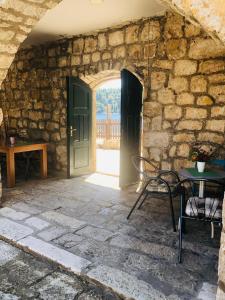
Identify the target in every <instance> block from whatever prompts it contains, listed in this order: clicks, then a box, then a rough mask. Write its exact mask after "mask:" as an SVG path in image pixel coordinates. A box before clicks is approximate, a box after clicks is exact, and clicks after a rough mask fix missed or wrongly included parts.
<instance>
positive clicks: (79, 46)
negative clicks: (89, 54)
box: [73, 38, 84, 54]
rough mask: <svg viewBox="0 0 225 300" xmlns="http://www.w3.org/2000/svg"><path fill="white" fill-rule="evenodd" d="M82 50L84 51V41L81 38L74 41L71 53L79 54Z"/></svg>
mask: <svg viewBox="0 0 225 300" xmlns="http://www.w3.org/2000/svg"><path fill="white" fill-rule="evenodd" d="M83 49H84V39H83V38H79V39H76V40H75V41H74V42H73V53H74V54H81V53H82V52H83Z"/></svg>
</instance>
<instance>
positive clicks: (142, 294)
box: [87, 265, 167, 300]
mask: <svg viewBox="0 0 225 300" xmlns="http://www.w3.org/2000/svg"><path fill="white" fill-rule="evenodd" d="M87 275H88V276H89V277H90V278H92V279H94V280H97V281H99V282H101V283H103V284H105V285H106V286H109V287H110V288H112V289H113V290H114V291H116V292H118V293H119V294H122V295H123V296H125V297H128V298H134V299H136V300H149V299H150V298H149V297H150V295H151V300H159V299H161V300H166V299H167V298H166V296H165V295H164V294H162V293H161V292H159V291H157V290H156V289H154V288H153V287H152V286H151V285H149V284H147V283H145V282H144V281H142V280H138V279H137V278H136V277H133V276H131V275H129V274H127V273H125V272H123V271H120V270H117V269H114V268H110V267H107V266H103V265H102V266H98V267H97V268H95V269H92V270H90V271H89V272H88V274H87Z"/></svg>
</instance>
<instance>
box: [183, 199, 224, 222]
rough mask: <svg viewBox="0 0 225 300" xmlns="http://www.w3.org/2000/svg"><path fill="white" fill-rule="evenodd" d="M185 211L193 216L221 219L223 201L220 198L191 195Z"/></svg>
mask: <svg viewBox="0 0 225 300" xmlns="http://www.w3.org/2000/svg"><path fill="white" fill-rule="evenodd" d="M185 213H186V215H188V216H191V217H205V218H210V219H220V218H222V201H221V200H219V199H218V198H209V197H207V198H199V197H190V198H189V199H188V201H187V204H186V209H185Z"/></svg>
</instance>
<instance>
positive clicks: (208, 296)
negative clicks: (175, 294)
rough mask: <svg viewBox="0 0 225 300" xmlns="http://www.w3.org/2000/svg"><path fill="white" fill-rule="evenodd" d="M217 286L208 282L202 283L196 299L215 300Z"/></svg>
mask: <svg viewBox="0 0 225 300" xmlns="http://www.w3.org/2000/svg"><path fill="white" fill-rule="evenodd" d="M216 292H217V286H216V285H212V284H210V283H208V282H203V284H202V287H201V289H200V291H199V294H198V296H197V299H199V300H216Z"/></svg>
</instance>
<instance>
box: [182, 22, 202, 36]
mask: <svg viewBox="0 0 225 300" xmlns="http://www.w3.org/2000/svg"><path fill="white" fill-rule="evenodd" d="M184 32H185V36H186V37H187V38H189V37H193V36H197V35H199V34H200V32H201V28H200V27H197V26H195V25H193V24H191V23H188V24H185V27H184Z"/></svg>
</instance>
